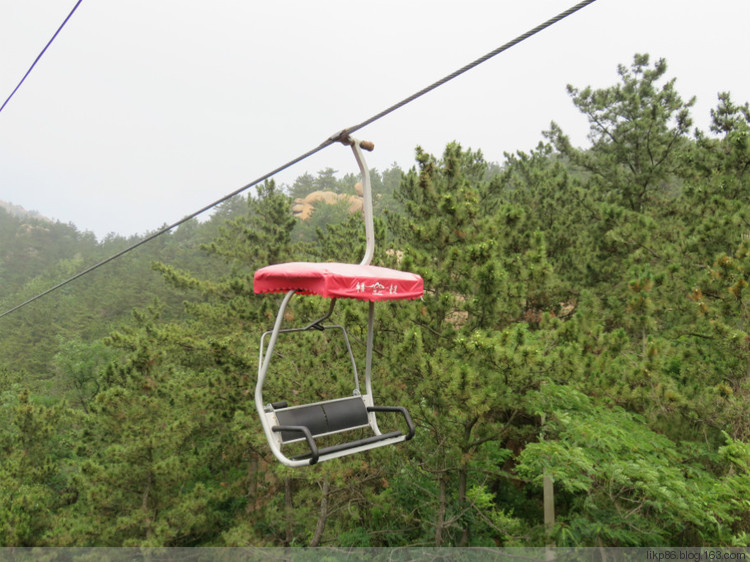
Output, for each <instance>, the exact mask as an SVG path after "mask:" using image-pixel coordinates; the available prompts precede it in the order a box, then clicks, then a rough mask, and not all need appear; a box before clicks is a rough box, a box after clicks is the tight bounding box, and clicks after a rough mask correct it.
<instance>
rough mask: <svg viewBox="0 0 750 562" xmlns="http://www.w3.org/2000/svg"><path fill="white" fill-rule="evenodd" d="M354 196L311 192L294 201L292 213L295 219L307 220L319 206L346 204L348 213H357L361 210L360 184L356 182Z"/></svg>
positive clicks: (328, 192) (330, 192)
mask: <svg viewBox="0 0 750 562" xmlns="http://www.w3.org/2000/svg"><path fill="white" fill-rule="evenodd" d="M354 191H355V192H356V193H357V194H356V195H347V194H345V193H334V192H333V191H313V192H312V193H309V194H307V196H305V197H301V198H298V199H295V200H294V205H293V206H292V213H294V216H295V217H299V218H300V219H302V220H307V219H309V218H310V215H312V213H313V211H314V210H315V206H316V205H319V204H325V205H335V204H337V203H341V202H344V203H348V205H349V212H350V213H357V212H360V211H361V210H362V204H363V203H362V183H361V182H357V184H356V185H355V186H354Z"/></svg>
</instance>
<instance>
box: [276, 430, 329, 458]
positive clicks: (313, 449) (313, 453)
mask: <svg viewBox="0 0 750 562" xmlns="http://www.w3.org/2000/svg"><path fill="white" fill-rule="evenodd" d="M271 431H276V432H279V431H296V432H299V433H301V434H302V435H304V436H305V441H307V446H308V447H310V464H315V463H316V462H318V457H319V454H318V446H317V445H316V444H315V440H314V439H313V436H312V433H310V430H309V429H308V428H307V427H305V426H304V425H275V426H273V427H272V428H271Z"/></svg>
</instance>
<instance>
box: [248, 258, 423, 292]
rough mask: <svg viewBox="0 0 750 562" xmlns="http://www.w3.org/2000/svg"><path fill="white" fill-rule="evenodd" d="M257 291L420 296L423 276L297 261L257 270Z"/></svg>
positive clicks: (254, 285)
mask: <svg viewBox="0 0 750 562" xmlns="http://www.w3.org/2000/svg"><path fill="white" fill-rule="evenodd" d="M253 290H254V291H255V292H256V293H284V292H287V291H291V290H295V291H298V292H299V293H301V294H303V295H320V296H321V297H328V298H337V299H338V298H343V299H359V300H367V301H387V300H401V299H418V298H420V297H421V296H422V292H423V282H422V278H421V277H420V276H419V275H417V274H416V273H408V272H406V271H398V270H397V269H388V268H386V267H378V266H376V265H355V264H351V263H310V262H293V263H280V264H277V265H269V266H268V267H264V268H262V269H259V270H258V271H256V272H255V280H254V282H253Z"/></svg>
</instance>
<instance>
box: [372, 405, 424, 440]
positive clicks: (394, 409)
mask: <svg viewBox="0 0 750 562" xmlns="http://www.w3.org/2000/svg"><path fill="white" fill-rule="evenodd" d="M367 411H368V412H401V414H402V415H403V416H404V420H406V425H407V426H408V427H409V433H407V434H406V439H405V441H408V440H409V439H411V438H412V437H414V432H415V429H414V422H413V421H411V416H410V415H409V412H408V411H407V410H406V408H404V407H403V406H368V407H367Z"/></svg>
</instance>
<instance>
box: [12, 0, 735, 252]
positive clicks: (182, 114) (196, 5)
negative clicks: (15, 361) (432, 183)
mask: <svg viewBox="0 0 750 562" xmlns="http://www.w3.org/2000/svg"><path fill="white" fill-rule="evenodd" d="M574 3H575V0H514V1H506V0H494V1H479V0H461V1H459V0H452V1H444V0H370V1H369V2H363V1H360V0H335V1H332V0H318V1H314V0H293V1H291V0H277V1H275V2H272V1H268V0H267V1H264V2H260V1H257V0H256V1H253V0H243V1H240V0H212V1H210V2H206V1H205V0H204V1H200V2H199V1H197V0H128V1H126V2H124V1H120V2H113V1H102V0H98V1H97V0H84V1H83V3H82V4H81V6H80V7H79V8H78V10H77V12H76V13H75V14H74V15H73V17H72V18H71V20H70V21H69V22H68V24H67V26H66V27H65V28H64V29H63V31H62V32H61V34H60V35H59V36H58V38H57V39H56V40H55V42H54V43H53V44H52V46H51V47H50V48H49V50H48V51H47V53H46V54H45V55H44V57H42V59H41V61H40V62H39V64H38V65H37V67H36V68H35V69H34V71H33V72H32V73H31V75H30V76H29V78H28V79H27V80H26V82H25V83H24V84H23V86H22V87H21V88H20V90H19V91H18V92H17V93H16V95H15V97H14V98H13V99H12V100H11V102H10V103H9V104H8V105H7V106H6V108H5V109H4V110H3V111H2V113H0V199H2V200H5V201H9V202H11V203H14V204H16V205H21V206H23V207H25V208H26V209H29V210H36V211H39V212H40V213H42V214H43V215H46V216H49V217H51V218H54V219H57V220H60V221H62V222H66V223H67V222H72V223H74V224H75V225H76V226H77V227H78V228H79V229H80V230H90V231H93V232H94V233H96V235H97V236H98V237H99V238H101V237H103V236H105V235H106V234H107V233H109V232H116V233H118V234H123V235H132V234H143V233H145V232H146V231H149V230H154V229H156V228H158V227H160V226H161V225H163V224H165V223H173V222H175V221H177V220H179V219H180V218H182V217H184V216H186V215H188V214H190V213H192V212H193V211H195V210H197V209H199V208H201V207H203V206H204V205H206V204H208V203H210V202H212V201H214V200H216V199H218V198H220V197H222V196H223V195H225V194H227V193H229V192H231V191H234V190H235V189H237V188H238V187H241V186H242V185H245V184H247V183H249V182H250V181H252V180H254V179H255V178H257V177H259V176H261V175H263V174H265V173H266V172H268V171H270V170H271V169H274V168H276V167H278V166H279V165H281V164H283V163H284V162H286V161H288V160H290V159H291V158H293V157H296V156H297V155H299V154H301V153H304V152H306V151H307V150H309V149H311V148H313V147H315V146H317V145H318V144H319V143H320V142H322V141H323V140H324V139H325V138H326V137H328V136H329V135H331V134H332V133H334V132H336V131H338V130H341V129H343V128H345V127H347V126H351V125H354V124H356V123H359V122H361V121H363V120H364V119H366V118H368V117H370V116H371V115H373V114H375V113H377V112H379V111H381V110H382V109H384V108H386V107H388V106H390V105H391V104H392V103H394V102H396V101H399V100H400V99H402V98H404V97H406V96H408V95H410V94H411V93H413V92H415V91H417V90H419V89H421V88H422V87H424V86H426V85H428V84H430V83H432V82H434V81H435V80H437V79H438V78H441V77H442V76H444V75H446V74H448V73H450V72H452V71H453V70H455V69H457V68H459V67H461V66H463V65H464V64H466V63H468V62H470V61H472V60H474V59H475V58H477V57H479V56H481V55H483V54H484V53H486V52H488V51H491V50H492V49H494V48H496V47H498V46H500V45H502V44H503V43H505V42H507V41H509V40H510V39H513V38H514V37H516V36H518V35H520V34H521V33H523V32H525V31H527V30H528V29H530V28H532V27H534V26H536V25H537V24H539V23H541V22H542V21H544V20H546V19H548V18H550V17H552V16H554V15H556V14H557V13H559V12H561V11H563V10H565V9H567V8H568V7H570V6H571V5H573V4H574ZM74 5H75V0H0V103H1V102H2V101H4V100H5V98H6V97H7V96H8V95H9V94H10V92H11V91H12V90H13V88H14V87H15V86H16V84H17V83H18V81H19V80H20V79H21V77H22V76H23V74H24V73H25V72H26V70H27V69H28V68H29V66H30V65H31V63H32V62H33V60H34V58H35V57H36V56H37V55H38V54H39V52H40V51H41V49H42V48H43V47H44V45H45V44H46V42H47V41H48V40H49V39H50V37H51V36H52V34H53V33H54V32H55V30H56V29H57V28H58V26H59V25H60V23H61V22H62V21H63V19H64V18H65V17H66V16H67V15H68V13H69V12H70V10H71V9H72V7H73V6H74ZM749 22H750V1H748V0H714V1H712V2H706V1H705V0H598V1H597V2H595V3H594V4H593V5H591V6H589V7H587V8H584V9H583V10H581V11H579V12H577V13H576V14H574V15H572V16H570V17H568V18H567V19H566V20H564V21H562V22H560V23H558V24H556V25H554V26H553V27H551V28H549V29H547V30H546V31H543V32H542V33H541V34H539V35H536V36H535V37H533V38H531V39H529V40H527V41H526V42H524V43H522V44H520V45H519V46H517V47H514V48H512V49H510V50H509V51H507V52H505V53H502V54H500V55H498V56H497V57H495V58H493V59H492V60H490V61H489V62H487V63H485V64H483V65H481V66H480V67H479V68H477V69H475V70H472V71H470V72H469V73H468V74H465V75H463V76H462V77H460V78H458V79H457V80H455V81H453V82H451V83H450V84H449V85H447V86H445V87H443V88H440V89H439V90H436V91H434V92H432V93H430V94H427V95H426V96H425V97H423V98H421V99H419V100H417V101H416V102H414V103H412V104H410V105H408V106H407V107H405V108H403V109H400V110H399V111H398V112H396V113H394V114H391V115H389V116H387V117H385V118H384V119H382V120H381V121H379V122H377V123H375V124H373V125H370V126H369V127H367V128H365V129H363V130H361V131H359V132H358V133H357V136H358V137H359V138H366V139H369V140H372V141H374V142H375V144H376V149H375V152H373V153H371V154H369V155H368V158H369V159H368V161H369V164H370V166H371V167H375V168H380V169H383V168H386V167H388V166H389V165H390V164H392V163H394V162H395V163H397V164H399V165H400V166H401V167H403V168H409V167H411V166H412V164H413V156H414V148H415V146H417V145H421V146H422V147H424V148H425V149H427V150H428V151H430V152H432V153H434V154H439V153H441V152H442V150H443V148H444V147H445V144H446V143H448V142H450V141H452V140H457V141H459V142H460V143H461V144H462V145H463V146H464V147H471V148H474V149H481V150H482V152H483V153H484V155H485V157H486V158H487V159H488V160H490V161H495V162H501V161H502V160H503V153H505V152H515V151H517V150H530V149H532V148H533V147H534V146H536V144H537V143H538V142H539V140H540V139H541V138H542V135H541V132H542V131H543V130H545V129H547V128H548V127H549V124H550V122H551V121H552V120H554V121H556V122H558V123H559V124H560V125H561V126H562V127H563V129H564V130H565V131H567V132H568V133H569V134H570V136H571V137H572V139H573V141H574V143H575V144H577V145H579V146H584V145H585V144H586V133H587V123H586V120H585V118H584V117H583V116H582V115H580V114H579V113H578V112H577V111H576V110H575V108H574V107H573V105H572V103H571V101H570V98H569V97H568V95H567V93H566V90H565V86H566V84H569V83H570V84H573V85H574V86H578V87H584V86H587V85H591V86H593V87H607V86H610V85H613V84H614V83H616V82H617V73H616V68H617V65H618V64H626V65H627V64H630V63H631V62H632V58H633V55H634V54H635V53H649V54H650V55H651V56H652V58H661V57H663V58H666V59H667V62H668V66H669V70H668V75H669V76H670V77H676V78H677V89H678V91H679V92H680V93H681V95H682V96H683V98H685V99H687V98H690V97H691V96H696V97H697V103H696V106H695V108H694V110H693V117H694V120H695V124H696V126H698V127H699V128H701V129H703V130H707V128H708V123H709V120H710V115H709V111H710V109H711V108H713V107H715V106H716V95H717V93H718V92H720V91H730V92H731V93H732V96H733V98H734V100H735V101H737V102H742V103H744V102H746V101H749V100H750V72H748V70H749V66H750V65H749V64H748V58H749V56H750V32H749V31H748V23H749ZM327 167H332V168H334V169H336V170H338V171H339V172H341V173H346V172H356V170H357V168H356V164H355V162H354V159H353V157H352V155H351V151H350V150H349V149H347V148H345V147H343V146H341V145H334V146H331V147H329V148H327V149H325V150H323V151H322V152H320V153H318V154H317V155H316V156H315V157H313V158H311V159H309V160H307V161H305V162H303V163H301V164H298V165H297V166H295V167H294V168H292V169H291V170H289V171H287V172H285V173H283V174H282V175H280V176H279V177H277V178H276V179H277V181H278V182H280V183H287V184H290V183H291V182H293V180H294V178H295V177H297V176H299V175H301V174H303V173H305V172H310V173H313V174H315V173H316V172H317V171H319V170H322V169H324V168H327Z"/></svg>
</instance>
